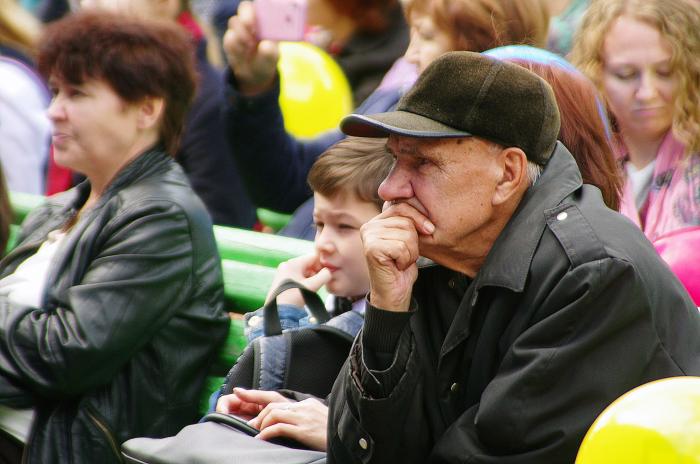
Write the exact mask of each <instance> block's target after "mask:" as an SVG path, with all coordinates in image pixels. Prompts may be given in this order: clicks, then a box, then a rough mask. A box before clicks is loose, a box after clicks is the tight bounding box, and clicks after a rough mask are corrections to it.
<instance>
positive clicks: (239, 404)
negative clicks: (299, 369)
mask: <svg viewBox="0 0 700 464" xmlns="http://www.w3.org/2000/svg"><path fill="white" fill-rule="evenodd" d="M291 401H292V400H290V399H288V398H285V397H284V396H282V395H280V394H279V393H277V392H274V391H264V390H246V389H244V388H234V389H233V393H231V394H230V395H224V396H222V397H220V398H219V401H217V402H216V412H220V413H222V414H234V415H236V416H241V417H243V418H246V419H252V418H254V417H256V416H257V415H258V414H259V413H260V411H262V410H263V409H264V408H265V407H266V406H267V405H269V404H271V403H275V404H282V403H285V402H287V403H291Z"/></svg>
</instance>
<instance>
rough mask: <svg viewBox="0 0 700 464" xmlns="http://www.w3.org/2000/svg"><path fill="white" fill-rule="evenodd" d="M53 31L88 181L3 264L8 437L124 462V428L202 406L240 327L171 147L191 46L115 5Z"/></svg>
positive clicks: (58, 79)
mask: <svg viewBox="0 0 700 464" xmlns="http://www.w3.org/2000/svg"><path fill="white" fill-rule="evenodd" d="M42 44H43V45H42V47H41V49H40V53H39V68H40V71H41V73H42V74H43V75H44V76H45V77H46V78H47V79H48V81H49V83H50V87H51V89H52V92H53V95H54V97H53V101H52V103H51V106H50V107H49V117H50V119H51V120H52V122H53V125H54V129H53V137H52V142H53V147H54V154H55V159H56V162H57V163H60V164H62V165H64V166H66V167H69V168H71V169H73V170H76V171H78V172H80V173H82V174H84V175H85V176H86V178H87V180H86V181H85V182H83V183H82V184H80V185H78V186H77V187H75V188H74V189H72V190H69V191H67V192H64V193H61V194H59V195H56V196H54V197H51V198H49V199H48V201H47V202H46V204H45V205H43V206H41V207H39V208H38V209H37V210H36V211H34V212H33V213H32V214H31V215H30V217H28V218H27V220H26V221H25V223H24V224H23V226H22V231H21V233H20V237H19V244H18V246H17V247H16V248H15V249H14V250H13V251H12V252H11V253H10V254H9V255H8V256H7V257H6V258H5V259H4V260H3V261H2V262H1V263H0V279H1V280H0V404H1V405H2V406H1V407H0V428H2V429H3V430H4V433H3V436H4V440H0V441H2V442H3V443H4V445H8V444H9V443H13V442H16V441H19V442H22V443H24V446H23V453H24V461H23V462H29V463H48V462H71V463H73V462H76V463H77V462H86V463H87V462H89V463H97V462H99V463H108V462H120V456H119V445H120V443H121V442H123V441H124V440H126V439H128V438H130V437H135V436H151V437H156V436H166V435H172V434H173V433H175V432H176V431H177V430H179V429H180V428H182V427H183V426H184V425H187V424H188V423H190V422H193V421H195V420H196V418H197V403H198V398H199V395H200V392H201V389H202V386H203V381H204V378H205V376H206V374H207V371H208V368H209V366H210V363H211V360H212V359H213V356H214V355H215V353H216V351H217V349H218V348H219V345H220V343H221V342H222V341H223V339H224V337H225V335H226V333H227V329H228V317H227V315H226V314H225V312H224V310H223V286H222V277H221V264H220V260H219V256H218V253H217V249H216V244H215V241H214V237H213V234H212V228H211V220H210V218H209V215H208V213H207V212H206V209H205V208H204V206H203V205H202V203H201V201H200V200H199V199H198V197H197V196H196V195H195V194H194V192H193V191H192V189H191V188H190V185H189V183H188V182H187V179H186V177H185V175H184V174H183V172H182V169H181V168H180V167H179V166H178V165H177V164H176V163H175V162H174V161H173V160H172V157H171V156H170V155H171V154H172V153H174V151H175V149H176V147H177V141H178V138H179V135H180V133H181V131H182V124H183V118H184V115H185V112H186V110H187V108H188V105H189V103H190V100H191V98H192V95H193V93H194V86H195V85H194V76H195V71H194V68H193V51H192V49H191V45H190V43H189V41H188V39H187V37H186V35H184V33H183V32H182V31H180V30H179V29H178V28H177V27H176V26H168V25H164V24H159V23H154V22H145V21H140V20H134V19H126V18H123V17H120V16H114V15H111V14H107V13H79V14H77V15H75V16H71V17H68V18H67V19H63V20H61V21H59V22H57V23H55V24H54V25H52V26H50V27H49V28H48V30H47V33H46V35H45V37H44V38H43V41H42ZM11 437H14V438H11ZM2 448H4V449H7V446H2ZM0 459H1V457H0ZM10 459H12V458H10Z"/></svg>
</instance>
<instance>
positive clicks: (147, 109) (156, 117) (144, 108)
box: [138, 97, 165, 129]
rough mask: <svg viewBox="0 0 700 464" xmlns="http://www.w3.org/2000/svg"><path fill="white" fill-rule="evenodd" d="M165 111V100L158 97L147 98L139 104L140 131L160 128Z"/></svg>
mask: <svg viewBox="0 0 700 464" xmlns="http://www.w3.org/2000/svg"><path fill="white" fill-rule="evenodd" d="M164 110H165V100H163V99H162V98H157V97H146V98H144V99H143V101H142V102H141V103H140V104H139V119H138V127H139V129H150V128H153V127H158V125H159V124H160V119H161V115H162V114H163V111H164Z"/></svg>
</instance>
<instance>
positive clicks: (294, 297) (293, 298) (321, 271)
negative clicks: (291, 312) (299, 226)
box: [265, 253, 332, 306]
mask: <svg viewBox="0 0 700 464" xmlns="http://www.w3.org/2000/svg"><path fill="white" fill-rule="evenodd" d="M331 277H332V276H331V271H329V270H328V269H326V268H325V267H323V266H321V262H320V261H319V259H318V255H317V254H315V253H311V254H307V255H302V256H297V257H296V258H292V259H290V260H288V261H285V262H283V263H280V265H279V266H277V272H276V273H275V278H274V279H273V280H272V285H270V291H269V292H268V293H267V297H266V298H265V303H267V302H269V301H270V297H271V296H272V292H273V291H274V290H275V289H276V288H277V287H279V285H280V283H281V282H282V281H283V280H285V279H292V280H296V281H297V282H299V283H300V284H302V285H303V286H304V287H306V288H308V289H309V290H311V291H312V292H317V291H318V289H319V288H321V287H322V286H324V285H325V284H327V283H328V281H330V280H331ZM277 303H278V304H291V305H295V306H304V299H303V298H302V296H301V292H300V291H299V290H297V289H291V290H287V291H286V292H284V293H282V294H281V295H280V296H278V297H277Z"/></svg>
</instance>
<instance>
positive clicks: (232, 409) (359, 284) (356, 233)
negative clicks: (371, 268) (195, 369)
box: [216, 137, 393, 450]
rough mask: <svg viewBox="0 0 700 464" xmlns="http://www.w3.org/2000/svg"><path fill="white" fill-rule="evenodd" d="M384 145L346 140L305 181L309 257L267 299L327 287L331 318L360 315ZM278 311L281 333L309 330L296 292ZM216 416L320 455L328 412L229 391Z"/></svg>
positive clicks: (286, 269)
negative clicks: (309, 201) (368, 227)
mask: <svg viewBox="0 0 700 464" xmlns="http://www.w3.org/2000/svg"><path fill="white" fill-rule="evenodd" d="M385 145H386V139H364V138H355V137H348V138H346V139H344V140H342V141H340V142H338V143H337V144H336V145H334V146H332V147H331V148H329V149H328V150H327V151H326V152H325V153H324V154H323V155H321V156H320V157H319V158H318V160H316V162H315V163H314V165H313V167H312V168H311V171H310V172H309V176H308V182H309V185H310V186H311V188H312V189H313V191H314V202H315V204H314V222H315V224H316V237H315V240H314V243H315V248H316V250H315V253H313V254H310V255H305V256H300V257H297V258H294V259H291V260H289V261H286V262H284V263H282V264H280V265H279V267H278V268H277V274H276V275H275V279H274V281H273V284H272V286H271V292H272V291H273V290H274V289H275V288H277V286H278V285H279V283H280V282H282V281H283V280H285V279H290V278H291V279H294V280H296V281H298V282H300V283H302V284H304V285H305V286H306V287H307V288H309V289H310V290H313V291H317V290H318V289H319V288H321V286H323V285H325V286H326V289H327V290H328V292H329V293H330V294H331V295H332V296H333V297H334V299H335V300H336V304H334V305H333V308H334V309H333V313H334V314H333V315H337V314H339V313H341V312H344V311H345V310H347V309H349V308H343V306H346V307H347V306H350V305H351V306H352V308H351V309H352V310H353V311H358V312H360V313H361V314H362V313H364V309H365V295H366V294H367V292H368V291H369V275H368V270H367V264H366V262H365V257H364V253H363V251H362V240H361V238H360V227H361V226H362V225H363V224H364V223H365V222H367V221H369V220H370V219H371V218H373V217H374V216H376V215H377V214H379V213H380V212H381V209H382V204H383V202H382V200H381V199H380V198H379V195H378V194H377V189H378V188H379V184H380V183H381V182H382V181H383V180H384V178H385V177H386V176H387V175H388V173H389V170H390V169H391V166H392V164H393V161H392V158H391V157H390V156H389V154H388V153H387V151H386V148H385ZM270 294H271V293H270ZM270 294H268V299H269V298H270ZM344 303H348V304H344ZM277 306H278V311H279V314H280V319H282V320H281V322H282V328H283V329H285V328H286V329H289V328H295V327H301V326H303V325H306V324H309V321H308V316H307V313H306V310H305V309H304V301H303V299H302V297H301V293H300V292H299V291H298V290H296V289H292V290H288V291H286V292H284V293H282V294H281V295H279V296H278V297H277ZM254 314H255V315H254V316H253V317H250V318H248V325H249V329H248V338H249V339H251V340H252V339H254V338H256V337H258V336H260V335H261V334H262V313H261V312H260V310H258V311H256V313H254ZM303 396H304V395H297V398H301V397H303ZM216 411H217V412H221V413H230V414H237V415H248V416H254V417H255V416H257V417H255V418H254V419H253V420H252V421H251V425H253V426H254V427H255V428H257V429H259V430H260V431H261V432H260V434H259V435H258V437H259V438H262V439H272V438H277V437H285V438H291V439H293V440H296V441H298V442H300V443H303V444H304V445H306V446H308V447H309V448H312V449H317V450H325V448H326V422H327V417H328V408H327V407H326V405H325V404H324V403H323V402H321V401H319V400H318V399H316V398H307V399H304V400H303V401H298V402H297V401H293V400H290V399H289V398H287V397H285V396H282V395H281V394H280V393H278V392H275V391H262V390H243V389H240V388H235V389H234V393H233V394H230V395H225V396H222V397H220V398H219V399H218V402H217V404H216Z"/></svg>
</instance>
